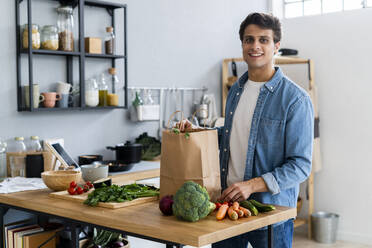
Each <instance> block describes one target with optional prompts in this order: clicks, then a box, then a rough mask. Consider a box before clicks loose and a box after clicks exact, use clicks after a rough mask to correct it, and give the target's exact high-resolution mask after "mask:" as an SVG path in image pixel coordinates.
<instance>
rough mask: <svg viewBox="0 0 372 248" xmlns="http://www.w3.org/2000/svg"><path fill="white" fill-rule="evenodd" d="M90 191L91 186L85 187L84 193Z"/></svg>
mask: <svg viewBox="0 0 372 248" xmlns="http://www.w3.org/2000/svg"><path fill="white" fill-rule="evenodd" d="M88 191H89V186H88V185H87V184H85V185H84V192H88Z"/></svg>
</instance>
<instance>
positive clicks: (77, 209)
mask: <svg viewBox="0 0 372 248" xmlns="http://www.w3.org/2000/svg"><path fill="white" fill-rule="evenodd" d="M141 173H150V172H149V171H147V172H141ZM153 173H156V172H155V171H153V172H151V173H150V175H151V176H150V177H153ZM127 175H128V174H127ZM135 175H137V174H135ZM147 176H149V175H147ZM122 179H123V178H122ZM131 179H132V178H131ZM138 179H139V178H138ZM138 179H137V180H138ZM116 180H118V178H116ZM132 180H133V179H132ZM114 181H115V180H114ZM51 192H52V191H51V190H49V189H45V190H35V191H24V192H18V193H12V194H0V202H1V203H4V204H8V205H11V206H17V207H21V208H25V209H30V210H34V211H39V212H44V213H48V214H53V215H57V216H62V217H65V218H70V219H74V220H78V221H83V222H87V223H92V224H95V225H100V226H106V227H110V228H113V229H117V230H121V231H125V232H131V233H135V234H139V235H143V236H147V237H152V238H157V239H161V240H167V241H170V242H175V243H179V244H183V245H191V246H196V247H200V246H204V245H207V244H211V243H214V242H217V241H220V240H223V239H226V238H229V237H233V236H236V235H239V234H242V233H245V232H248V231H251V230H255V229H257V228H261V227H264V226H267V225H270V224H274V223H276V222H280V221H283V220H287V219H290V218H294V217H295V216H296V214H297V213H296V208H287V207H281V206H278V207H277V209H276V210H274V211H272V212H269V213H262V214H259V216H252V217H249V218H242V219H239V220H238V221H231V220H229V219H225V220H223V221H217V220H216V218H215V216H214V215H211V216H208V217H207V218H205V219H203V220H200V221H198V222H195V223H190V222H184V221H180V220H178V219H177V218H176V217H174V216H164V215H162V213H161V212H160V210H159V208H158V202H150V203H144V204H142V205H137V206H131V207H125V208H120V209H107V208H100V207H89V206H86V205H84V204H81V203H77V202H72V201H65V200H60V199H55V198H51V197H49V196H48V194H49V193H51Z"/></svg>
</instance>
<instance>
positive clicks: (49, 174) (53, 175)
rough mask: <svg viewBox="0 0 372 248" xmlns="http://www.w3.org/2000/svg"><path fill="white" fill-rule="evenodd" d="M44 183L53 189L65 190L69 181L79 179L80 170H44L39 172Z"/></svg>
mask: <svg viewBox="0 0 372 248" xmlns="http://www.w3.org/2000/svg"><path fill="white" fill-rule="evenodd" d="M41 178H42V179H43V181H44V183H45V185H46V186H47V187H48V188H50V189H51V190H54V191H62V190H66V189H68V188H69V187H70V182H72V181H75V182H79V181H80V180H81V172H80V171H71V170H66V171H45V172H43V173H41Z"/></svg>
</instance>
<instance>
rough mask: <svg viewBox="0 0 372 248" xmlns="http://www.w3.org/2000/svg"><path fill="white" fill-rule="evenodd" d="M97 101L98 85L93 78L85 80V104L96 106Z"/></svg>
mask: <svg viewBox="0 0 372 248" xmlns="http://www.w3.org/2000/svg"><path fill="white" fill-rule="evenodd" d="M98 103H99V95H98V85H97V82H96V80H95V79H94V78H90V79H88V80H86V81H85V105H86V106H88V107H96V106H97V105H98Z"/></svg>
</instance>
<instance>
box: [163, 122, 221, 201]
mask: <svg viewBox="0 0 372 248" xmlns="http://www.w3.org/2000/svg"><path fill="white" fill-rule="evenodd" d="M162 137H163V138H162V145H161V163H160V197H163V196H164V195H174V194H175V193H176V192H177V190H178V189H179V188H180V187H181V186H182V185H183V184H184V183H185V182H186V181H194V182H195V183H198V184H200V185H202V186H204V187H205V188H206V189H207V191H208V193H209V196H210V198H211V201H216V199H217V197H219V196H220V194H221V182H220V163H219V155H218V135H217V130H207V129H198V130H193V131H191V132H186V133H175V132H173V131H172V130H171V129H168V130H165V131H163V136H162Z"/></svg>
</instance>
